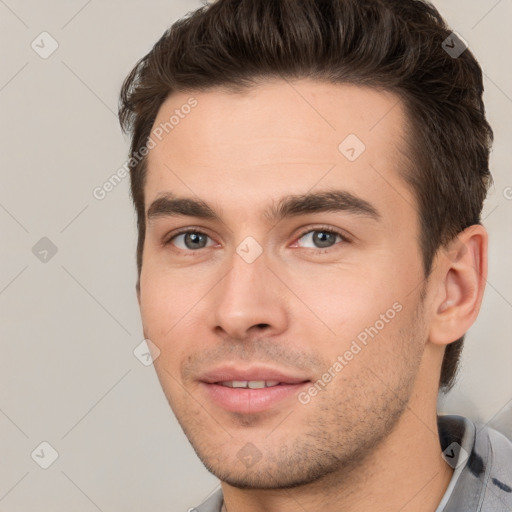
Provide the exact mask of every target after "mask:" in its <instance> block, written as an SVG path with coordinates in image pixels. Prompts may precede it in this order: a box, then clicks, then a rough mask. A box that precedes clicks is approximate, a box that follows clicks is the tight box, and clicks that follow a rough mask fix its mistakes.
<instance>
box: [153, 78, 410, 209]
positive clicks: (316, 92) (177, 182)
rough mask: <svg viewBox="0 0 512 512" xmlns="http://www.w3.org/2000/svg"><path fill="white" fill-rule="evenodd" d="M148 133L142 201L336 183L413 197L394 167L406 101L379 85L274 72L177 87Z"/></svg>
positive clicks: (402, 157)
mask: <svg viewBox="0 0 512 512" xmlns="http://www.w3.org/2000/svg"><path fill="white" fill-rule="evenodd" d="M151 137H152V140H153V143H154V147H153V148H152V149H151V151H150V152H149V155H148V176H147V180H146V189H145V200H146V208H147V206H148V204H149V203H150V202H151V201H152V200H154V199H155V198H156V197H158V195H159V194H161V193H164V192H170V191H172V192H173V193H177V194H182V195H187V196H191V195H199V196H200V197H201V199H203V200H206V201H208V200H209V199H212V200H213V199H214V200H215V201H217V202H219V201H220V202H222V201H224V199H225V200H226V201H228V200H229V198H231V199H232V200H233V199H234V198H233V194H239V193H240V191H243V192H244V195H245V196H246V198H247V199H248V198H249V197H254V198H255V200H256V199H258V200H259V201H260V202H261V200H262V198H263V197H268V198H269V199H278V198H279V196H280V195H283V194H285V193H286V194H290V193H297V194H300V193H305V192H306V191H307V190H310V189H312V188H313V187H315V186H319V187H320V188H323V189H325V188H329V187H336V188H339V187H340V185H342V186H343V187H344V188H345V189H347V190H348V191H350V192H355V191H356V192H358V193H360V192H364V193H366V194H368V195H370V196H371V195H372V194H380V195H381V196H382V195H384V196H386V197H387V199H388V202H389V201H391V202H393V201H395V202H403V200H404V196H408V200H409V202H410V203H412V202H413V199H412V197H411V194H410V191H409V190H408V189H407V186H406V184H405V183H404V181H403V179H402V178H401V176H400V174H399V170H400V169H402V168H403V167H404V166H405V165H408V164H409V162H408V161H407V158H406V154H407V150H406V147H405V146H406V142H405V114H404V109H403V105H402V103H401V101H400V100H399V99H398V97H397V96H396V95H394V94H392V93H390V92H386V91H378V90H376V89H373V88H369V87H359V86H354V85H349V84H327V83H321V82H316V81H308V80H301V81H294V82H288V81H284V80H276V81H273V82H265V83H262V84H260V85H258V86H255V87H251V88H249V89H246V90H243V91H242V92H241V93H233V92H232V91H227V90H224V89H221V88H217V89H211V90H208V91H203V92H197V91H191V92H179V93H174V94H172V95H171V96H170V97H169V98H168V99H167V100H166V101H165V102H164V103H163V104H162V106H161V108H160V110H159V112H158V115H157V118H156V120H155V122H154V124H153V129H152V135H151ZM383 185H385V186H384V188H383ZM359 195H360V194H359ZM400 196H401V197H400ZM263 206H264V205H262V207H263Z"/></svg>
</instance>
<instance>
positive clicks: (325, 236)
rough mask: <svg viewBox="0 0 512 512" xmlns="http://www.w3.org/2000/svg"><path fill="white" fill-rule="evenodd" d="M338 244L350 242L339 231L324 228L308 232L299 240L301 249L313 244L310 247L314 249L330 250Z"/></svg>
mask: <svg viewBox="0 0 512 512" xmlns="http://www.w3.org/2000/svg"><path fill="white" fill-rule="evenodd" d="M301 240H302V242H301ZM338 242H348V240H347V238H345V237H344V236H343V235H342V234H341V233H338V232H337V231H333V230H331V229H323V228H318V229H312V230H309V231H306V232H305V233H303V234H302V235H301V236H300V238H299V239H298V243H299V247H308V245H307V244H313V245H312V246H311V245H309V247H311V248H313V249H328V248H329V247H332V246H333V245H335V244H336V243H338ZM304 244H306V245H304Z"/></svg>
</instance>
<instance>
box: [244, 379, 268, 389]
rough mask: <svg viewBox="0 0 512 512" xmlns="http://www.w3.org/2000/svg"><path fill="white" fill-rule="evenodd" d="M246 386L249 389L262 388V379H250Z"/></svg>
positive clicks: (263, 384) (263, 383)
mask: <svg viewBox="0 0 512 512" xmlns="http://www.w3.org/2000/svg"><path fill="white" fill-rule="evenodd" d="M248 386H249V388H250V389H262V388H264V387H265V381H264V380H251V381H250V382H248Z"/></svg>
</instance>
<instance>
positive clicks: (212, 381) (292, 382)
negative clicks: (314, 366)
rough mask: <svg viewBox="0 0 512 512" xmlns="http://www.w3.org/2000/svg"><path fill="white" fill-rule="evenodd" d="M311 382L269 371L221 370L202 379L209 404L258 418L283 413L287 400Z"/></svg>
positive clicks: (292, 403)
mask: <svg viewBox="0 0 512 512" xmlns="http://www.w3.org/2000/svg"><path fill="white" fill-rule="evenodd" d="M310 382H311V380H310V379H308V378H307V377H302V376H299V375H287V374H286V373H285V372H281V371H276V370H271V369H268V368H255V367H253V368H250V369H246V370H244V369H233V368H226V367H225V368H219V369H216V370H213V371H210V372H207V373H206V374H204V375H203V376H202V377H201V379H200V384H201V386H202V389H203V390H204V392H205V393H206V396H207V399H208V401H210V402H211V403H212V404H214V405H215V406H217V407H220V408H222V409H224V410H225V411H228V412H236V413H239V414H255V413H261V412H265V411H269V410H272V409H277V407H278V406H279V410H282V407H283V406H284V404H285V402H286V401H287V400H288V401H289V402H290V405H294V402H293V400H291V399H293V397H294V396H296V395H297V393H299V392H300V391H301V390H302V389H303V388H304V387H305V386H307V385H308V384H309V383H310Z"/></svg>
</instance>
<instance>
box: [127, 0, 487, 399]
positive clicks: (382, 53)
mask: <svg viewBox="0 0 512 512" xmlns="http://www.w3.org/2000/svg"><path fill="white" fill-rule="evenodd" d="M450 37H452V39H447V38H450ZM445 40H447V41H449V46H450V47H451V46H453V45H454V44H455V43H454V40H453V36H451V30H450V29H449V28H448V27H447V25H446V23H445V22H444V20H443V19H442V17H441V15H440V14H439V12H438V11H437V10H436V9H435V7H434V6H432V5H431V4H430V3H429V2H427V1H423V0H218V1H217V2H216V3H214V4H213V5H210V6H205V7H202V8H200V9H198V10H196V11H194V12H192V13H189V14H188V15H187V16H186V17H184V18H182V19H180V20H178V21H177V22H176V23H174V25H172V26H171V27H170V28H169V29H168V30H167V31H166V32H165V33H164V34H163V36H162V37H161V38H160V39H159V41H158V42H157V43H156V44H155V45H154V47H153V48H152V50H151V51H150V52H149V53H148V54H147V55H146V56H144V57H143V58H142V59H140V60H139V62H138V63H137V64H136V66H135V67H134V68H133V70H132V71H131V72H130V74H129V75H128V77H127V78H126V79H125V81H124V83H123V86H122V90H121V95H120V106H119V119H120V123H121V127H122V129H123V130H124V131H125V132H129V133H130V134H131V136H132V141H131V147H130V157H131V158H130V162H129V168H130V179H131V194H132V199H133V202H134V206H135V209H136V212H137V224H138V245H137V268H138V274H139V278H140V272H141V268H142V253H143V246H144V237H145V210H144V184H145V178H146V172H147V169H146V163H147V162H146V160H147V159H146V157H143V158H141V157H140V150H141V148H143V147H144V146H145V145H146V143H147V141H148V137H149V136H150V134H151V129H152V126H153V123H154V120H155V118H156V116H157V113H158V111H159V109H160V106H161V105H162V103H163V102H164V101H165V99H166V98H167V97H168V96H169V95H170V94H172V93H173V92H177V91H193V90H198V91H204V90H208V89H210V88H212V87H217V86H221V87H227V88H228V89H229V90H232V91H234V92H236V91H238V90H242V89H243V88H248V87H251V86H254V85H255V84H257V83H258V81H260V80H265V79H273V78H278V79H279V78H284V79H300V78H310V79H315V80H319V81H327V82H330V83H351V84H356V85H366V86H370V87H375V88H377V89H381V90H386V91H390V92H394V93H395V94H397V96H398V97H399V98H400V99H401V100H402V102H403V104H404V107H405V109H406V112H407V114H408V122H409V124H410V130H409V133H410V134H412V135H410V136H409V140H408V146H409V147H408V156H409V158H410V160H411V161H412V162H414V163H415V165H414V169H410V170H408V171H407V172H406V173H404V179H405V180H406V181H407V182H408V183H409V184H410V186H411V188H412V190H413V192H414V194H415V197H416V199H417V204H418V215H419V219H420V224H421V233H420V246H421V250H422V256H423V266H424V271H425V276H426V277H428V276H429V275H430V272H431V270H432V262H433V259H434V256H435V255H436V253H437V251H438V250H439V249H440V248H441V247H443V246H445V245H446V244H447V243H448V242H449V241H451V240H452V239H454V238H455V237H456V236H457V234H458V233H460V232H461V231H462V230H464V229H465V228H467V227H468V226H470V225H472V224H478V223H480V214H481V210H482V206H483V201H484V199H485V197H486V194H487V190H488V187H489V186H490V184H491V182H492V178H491V175H490V172H489V152H490V148H491V145H492V141H493V132H492V129H491V127H490V126H489V124H488V122H487V120H486V117H485V109H484V104H483V100H482V93H483V82H482V70H481V69H480V66H479V64H478V62H477V61H476V59H475V57H474V56H473V54H472V53H471V51H470V50H468V49H466V50H465V51H463V52H462V54H460V55H459V56H453V55H450V54H449V53H448V52H447V51H445V49H446V47H445V48H443V42H444V41H445ZM458 41H460V40H458ZM136 156H138V158H135V157H136ZM137 286H139V283H137ZM463 341H464V337H462V338H460V339H459V340H456V341H454V342H453V343H451V344H449V345H448V346H447V347H446V351H445V355H444V359H443V364H442V368H441V378H440V387H441V389H443V390H444V391H448V390H449V389H450V388H451V387H452V386H453V383H454V380H455V376H456V373H457V369H458V361H459V356H460V352H461V350H462V345H463Z"/></svg>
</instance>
